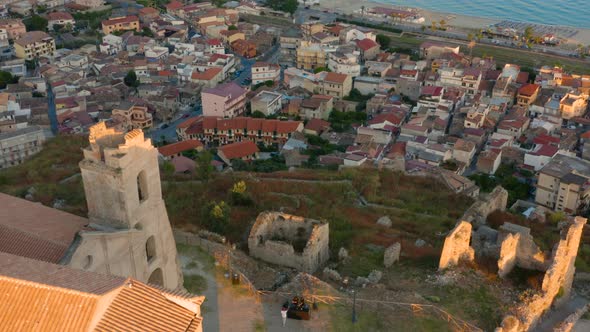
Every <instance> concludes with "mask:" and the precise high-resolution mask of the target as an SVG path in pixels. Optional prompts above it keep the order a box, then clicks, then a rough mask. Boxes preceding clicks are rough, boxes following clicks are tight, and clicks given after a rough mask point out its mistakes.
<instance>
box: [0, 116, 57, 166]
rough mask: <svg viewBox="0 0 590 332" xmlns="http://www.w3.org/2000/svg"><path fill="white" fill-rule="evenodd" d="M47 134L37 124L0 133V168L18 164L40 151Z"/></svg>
mask: <svg viewBox="0 0 590 332" xmlns="http://www.w3.org/2000/svg"><path fill="white" fill-rule="evenodd" d="M48 136H49V134H48V133H47V132H46V131H45V130H43V129H42V128H41V127H39V126H30V127H25V128H22V129H17V130H11V131H9V132H6V133H0V168H7V167H11V166H16V165H19V164H21V163H22V162H23V161H25V160H27V159H28V158H30V157H32V156H33V155H34V154H36V153H38V152H40V151H41V149H42V148H43V143H44V142H45V140H46V139H47V138H48Z"/></svg>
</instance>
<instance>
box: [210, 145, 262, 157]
mask: <svg viewBox="0 0 590 332" xmlns="http://www.w3.org/2000/svg"><path fill="white" fill-rule="evenodd" d="M218 150H219V152H222V153H223V155H224V156H225V157H226V158H227V159H229V160H231V159H236V158H243V157H246V156H250V155H253V154H255V153H256V152H258V151H259V150H258V146H256V144H255V143H254V142H252V141H242V142H237V143H232V144H227V145H223V146H221V147H220V148H219V149H218Z"/></svg>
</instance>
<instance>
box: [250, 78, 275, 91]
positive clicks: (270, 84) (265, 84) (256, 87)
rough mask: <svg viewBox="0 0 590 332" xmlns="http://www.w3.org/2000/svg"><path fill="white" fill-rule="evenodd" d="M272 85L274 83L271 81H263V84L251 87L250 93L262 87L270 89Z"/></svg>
mask: <svg viewBox="0 0 590 332" xmlns="http://www.w3.org/2000/svg"><path fill="white" fill-rule="evenodd" d="M273 85H275V82H274V81H273V80H268V81H264V82H260V83H258V84H255V85H254V86H252V91H256V90H258V89H259V88H261V87H263V86H267V87H269V88H270V87H272V86H273Z"/></svg>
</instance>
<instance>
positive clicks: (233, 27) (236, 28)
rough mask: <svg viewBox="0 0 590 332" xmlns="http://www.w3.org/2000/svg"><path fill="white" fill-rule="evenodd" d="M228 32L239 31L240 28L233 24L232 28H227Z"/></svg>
mask: <svg viewBox="0 0 590 332" xmlns="http://www.w3.org/2000/svg"><path fill="white" fill-rule="evenodd" d="M227 30H229V31H232V30H238V27H237V26H235V25H233V24H232V25H230V26H228V27H227Z"/></svg>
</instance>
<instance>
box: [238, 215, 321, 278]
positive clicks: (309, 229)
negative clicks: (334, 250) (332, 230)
mask: <svg viewBox="0 0 590 332" xmlns="http://www.w3.org/2000/svg"><path fill="white" fill-rule="evenodd" d="M302 238H303V239H307V242H306V244H305V247H304V248H303V251H302V252H297V251H295V248H294V247H293V245H292V243H293V241H295V240H301V239H302ZM248 249H249V251H250V255H251V256H253V257H256V258H259V259H261V260H264V261H266V262H269V263H273V264H277V265H282V266H288V267H292V268H295V269H297V270H300V271H304V272H308V273H313V272H315V271H316V270H317V269H318V268H319V267H320V266H322V265H323V264H324V263H325V262H326V261H327V260H328V259H329V258H330V253H329V226H328V224H327V223H322V222H319V221H317V220H312V219H305V218H302V217H297V216H292V215H288V214H283V213H277V212H263V213H261V214H260V215H259V216H258V218H257V219H256V223H255V224H254V226H252V230H251V231H250V236H249V237H248Z"/></svg>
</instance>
